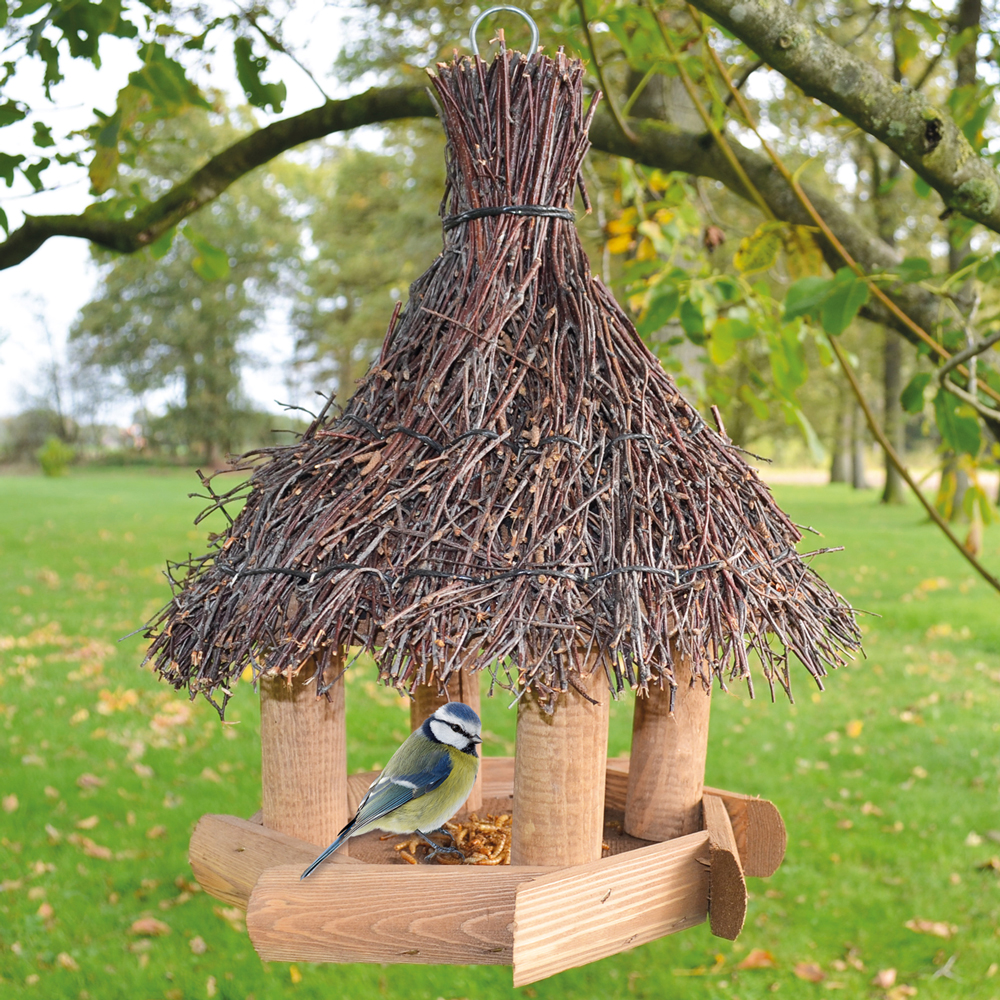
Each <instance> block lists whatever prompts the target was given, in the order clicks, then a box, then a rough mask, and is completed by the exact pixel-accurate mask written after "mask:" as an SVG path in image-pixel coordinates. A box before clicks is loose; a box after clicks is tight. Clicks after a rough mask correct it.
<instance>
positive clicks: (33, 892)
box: [28, 885, 45, 902]
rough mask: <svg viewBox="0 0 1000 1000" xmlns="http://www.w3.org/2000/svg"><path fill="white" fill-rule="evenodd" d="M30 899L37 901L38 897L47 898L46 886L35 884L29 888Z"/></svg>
mask: <svg viewBox="0 0 1000 1000" xmlns="http://www.w3.org/2000/svg"><path fill="white" fill-rule="evenodd" d="M28 899H30V900H31V901H32V902H35V900H37V899H45V889H44V887H43V886H40V885H33V886H32V887H31V888H30V889H29V890H28Z"/></svg>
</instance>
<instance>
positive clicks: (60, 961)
mask: <svg viewBox="0 0 1000 1000" xmlns="http://www.w3.org/2000/svg"><path fill="white" fill-rule="evenodd" d="M56 965H58V966H60V967H61V968H63V969H69V971H70V972H79V971H80V966H79V965H77V964H76V959H75V958H74V957H73V956H72V955H71V954H70V953H69V952H68V951H61V952H59V954H58V955H56Z"/></svg>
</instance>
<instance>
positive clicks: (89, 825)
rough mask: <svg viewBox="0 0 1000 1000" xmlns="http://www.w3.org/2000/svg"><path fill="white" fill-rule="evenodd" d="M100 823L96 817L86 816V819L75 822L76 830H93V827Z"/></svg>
mask: <svg viewBox="0 0 1000 1000" xmlns="http://www.w3.org/2000/svg"><path fill="white" fill-rule="evenodd" d="M100 822H101V821H100V819H98V817H97V816H88V817H87V818H86V819H79V820H77V821H76V828H77V829H78V830H93V829H94V827H95V826H97V824H98V823H100Z"/></svg>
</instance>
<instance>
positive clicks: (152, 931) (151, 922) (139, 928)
mask: <svg viewBox="0 0 1000 1000" xmlns="http://www.w3.org/2000/svg"><path fill="white" fill-rule="evenodd" d="M129 930H130V931H131V932H132V933H133V934H141V935H142V936H143V937H162V936H163V935H164V934H169V933H170V928H169V927H168V926H167V925H166V924H165V923H164V922H163V921H162V920H157V919H156V917H140V918H139V919H138V920H136V921H134V922H133V923H132V926H131V927H130V928H129Z"/></svg>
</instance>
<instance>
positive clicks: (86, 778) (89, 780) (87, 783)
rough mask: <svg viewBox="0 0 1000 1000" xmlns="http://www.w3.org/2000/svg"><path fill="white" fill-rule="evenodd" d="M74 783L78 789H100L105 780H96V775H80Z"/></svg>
mask: <svg viewBox="0 0 1000 1000" xmlns="http://www.w3.org/2000/svg"><path fill="white" fill-rule="evenodd" d="M76 783H77V785H78V786H79V787H80V788H100V787H101V786H102V785H104V784H106V782H105V780H104V779H103V778H98V777H97V775H96V774H81V775H80V777H79V778H77V779H76Z"/></svg>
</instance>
